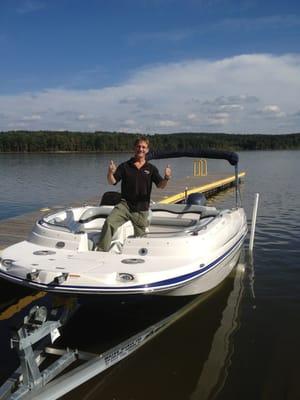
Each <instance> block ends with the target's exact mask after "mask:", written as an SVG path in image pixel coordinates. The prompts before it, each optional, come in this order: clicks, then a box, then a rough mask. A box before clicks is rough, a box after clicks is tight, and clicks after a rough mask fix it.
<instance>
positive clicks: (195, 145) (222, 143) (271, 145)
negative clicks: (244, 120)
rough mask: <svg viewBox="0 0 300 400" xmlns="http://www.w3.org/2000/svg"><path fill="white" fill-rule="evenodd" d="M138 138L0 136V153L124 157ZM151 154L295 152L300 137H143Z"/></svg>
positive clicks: (121, 135) (117, 135)
mask: <svg viewBox="0 0 300 400" xmlns="http://www.w3.org/2000/svg"><path fill="white" fill-rule="evenodd" d="M139 136H141V135H139V134H136V133H122V132H94V133H90V132H56V131H51V132H48V131H35V132H27V131H25V132H24V131H11V132H0V153H1V154H3V153H11V154H13V153H24V154H25V153H40V154H42V153H55V154H66V153H74V154H79V153H94V154H106V153H128V152H131V151H132V149H133V146H134V142H135V140H136V138H137V137H139ZM143 136H146V137H147V138H148V139H149V140H150V147H151V149H152V150H161V151H165V150H168V151H188V150H191V149H200V148H205V149H212V148H213V149H219V150H231V151H244V150H245V151H252V150H298V149H300V133H290V134H286V135H277V134H276V135H266V134H229V133H188V132H186V133H172V134H153V135H143Z"/></svg>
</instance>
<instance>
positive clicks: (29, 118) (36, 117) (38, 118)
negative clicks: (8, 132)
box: [22, 114, 42, 121]
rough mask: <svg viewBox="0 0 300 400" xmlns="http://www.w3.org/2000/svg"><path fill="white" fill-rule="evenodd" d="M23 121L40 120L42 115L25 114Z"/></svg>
mask: <svg viewBox="0 0 300 400" xmlns="http://www.w3.org/2000/svg"><path fill="white" fill-rule="evenodd" d="M22 119H23V121H40V120H41V119H42V117H41V116H40V115H34V114H33V115H25V116H24V117H23V118H22Z"/></svg>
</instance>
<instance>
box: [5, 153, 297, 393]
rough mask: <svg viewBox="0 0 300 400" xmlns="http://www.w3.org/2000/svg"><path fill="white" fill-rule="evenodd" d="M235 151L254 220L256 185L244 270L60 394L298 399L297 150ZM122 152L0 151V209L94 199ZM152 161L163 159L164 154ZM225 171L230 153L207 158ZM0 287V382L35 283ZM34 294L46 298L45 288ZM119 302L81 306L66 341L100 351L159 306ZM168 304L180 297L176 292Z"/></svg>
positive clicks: (226, 200)
mask: <svg viewBox="0 0 300 400" xmlns="http://www.w3.org/2000/svg"><path fill="white" fill-rule="evenodd" d="M239 155H240V169H241V170H245V171H246V173H247V176H246V180H245V183H244V184H243V185H242V187H241V192H242V197H243V203H244V206H245V209H246V211H247V213H248V218H249V219H250V218H251V212H252V206H253V202H254V193H256V192H259V193H260V204H259V210H258V220H257V229H256V237H255V253H254V262H253V266H250V265H249V264H248V263H246V272H245V274H244V275H241V274H240V273H239V272H237V273H236V274H233V275H232V276H231V277H229V278H228V279H226V281H225V282H224V283H223V284H222V285H221V286H220V287H219V288H218V289H217V290H216V291H215V292H214V293H212V295H211V296H210V297H209V298H207V299H203V300H202V301H200V302H199V304H198V305H197V306H196V307H194V308H193V309H192V310H191V311H190V312H188V313H187V314H186V315H185V316H184V317H182V318H181V319H180V320H179V321H177V322H176V323H174V324H173V325H172V326H171V327H169V328H168V329H167V330H166V331H164V332H163V333H162V334H161V335H159V336H158V337H156V338H155V339H154V340H153V341H151V342H150V343H148V344H147V345H146V346H145V347H143V348H142V349H140V350H139V351H137V352H136V353H135V354H134V355H133V356H131V357H130V358H129V359H126V360H125V361H123V362H121V363H120V364H119V365H118V367H113V368H112V369H111V370H110V371H108V372H107V373H105V374H104V376H100V377H97V378H94V379H93V380H92V381H90V382H88V383H86V384H85V385H83V386H82V387H81V388H79V389H77V390H76V391H74V392H72V393H71V394H69V395H67V396H65V398H66V399H83V398H84V399H99V398H101V399H104V400H112V399H115V400H133V399H136V400H137V399H143V400H148V399H149V400H150V399H151V400H152V399H154V398H155V399H159V400H160V399H161V400H162V399H169V398H170V399H178V400H186V399H191V400H205V399H220V400H225V399H226V400H227V399H230V400H232V399H234V400H235V399H251V400H253V399H255V400H256V399H264V400H265V399H268V400H269V399H270V400H274V399H278V400H283V399H289V400H296V399H300V384H299V383H298V381H299V376H300V363H299V359H300V347H299V337H300V265H299V258H300V209H299V199H300V184H299V172H298V171H299V159H300V151H280V152H279V151H269V152H240V153H239ZM126 157H127V156H126V155H124V154H113V155H110V154H107V155H99V154H92V155H89V154H79V155H77V154H49V155H46V154H45V155H35V154H34V155H19V154H1V155H0V182H1V190H0V219H4V218H7V217H10V216H15V215H19V214H22V213H24V212H26V211H31V210H35V209H37V208H41V207H46V206H53V205H65V204H68V203H69V202H71V201H72V200H82V202H84V201H86V200H88V199H89V198H92V197H95V196H99V198H100V195H101V193H103V192H104V191H105V190H107V189H109V188H108V186H107V184H106V183H105V176H106V170H107V165H108V162H109V160H110V159H111V158H113V159H114V160H115V162H116V163H119V162H121V161H123V160H125V159H126ZM155 164H156V165H157V166H158V167H159V168H160V169H161V170H162V168H163V167H164V166H165V164H166V161H165V160H162V161H155ZM191 164H192V162H191V160H188V159H180V160H179V161H175V160H171V165H172V168H173V175H174V177H178V178H179V177H183V176H187V175H191V171H192V165H191ZM220 170H226V171H230V170H231V169H230V166H229V165H227V164H226V163H225V162H222V161H218V162H217V163H216V166H214V165H213V162H211V161H209V163H208V172H211V171H220ZM233 197H234V193H233V191H232V190H228V191H226V192H224V193H222V194H219V195H218V196H215V197H214V198H212V199H210V203H212V204H216V205H230V204H233ZM0 288H1V292H0V293H1V294H0V349H1V352H0V382H2V381H3V380H4V379H5V378H6V377H7V376H8V375H9V373H11V372H12V371H13V370H14V369H15V368H16V366H17V359H16V357H15V354H14V352H13V351H12V350H10V349H9V336H10V328H11V327H13V326H15V325H17V324H18V323H20V321H21V319H22V317H23V314H24V310H25V311H26V310H27V311H28V307H29V308H30V305H29V303H31V301H32V298H31V297H30V296H31V295H35V294H34V293H33V294H32V292H30V291H28V290H25V289H24V290H23V289H20V288H18V289H17V290H15V287H14V286H13V285H9V284H7V283H6V282H1V283H0ZM22 298H24V299H26V302H28V307H27V308H26V307H25V308H24V301H25V300H24V299H23V303H22ZM40 302H44V303H45V304H48V303H49V302H50V299H49V298H48V297H47V296H46V298H43V299H41V300H40ZM21 303H22V304H23V305H22V307H21ZM26 304H27V303H26ZM31 305H32V304H31ZM125 306H126V305H124V308H123V310H121V311H120V310H118V311H116V313H113V310H114V309H109V310H108V307H107V304H100V305H99V304H98V305H97V306H95V305H93V306H92V307H90V306H88V305H86V306H84V307H85V308H84V307H83V310H84V311H81V312H80V310H79V312H78V313H77V314H75V315H76V318H75V317H74V318H73V320H72V321H71V323H70V324H69V327H67V328H66V330H65V333H64V335H63V339H62V340H63V341H64V342H65V343H66V344H67V345H70V347H72V346H76V345H79V347H80V348H81V349H83V350H88V351H92V350H97V351H98V350H99V349H100V348H101V346H102V344H103V343H107V344H109V342H111V341H112V340H113V339H114V340H116V341H118V338H119V339H120V338H122V337H123V335H125V333H126V332H124V330H131V329H132V330H133V331H134V330H135V328H136V327H137V326H138V325H139V324H140V323H141V324H142V322H143V321H144V324H146V325H147V322H149V321H152V319H154V314H155V313H156V312H162V311H163V307H162V306H161V304H159V303H156V304H155V303H152V304H151V305H149V304H146V303H145V304H144V305H142V307H141V306H139V305H137V306H136V307H135V313H131V311H129V309H127V308H125ZM169 306H170V304H167V305H166V304H165V305H164V307H166V308H167V307H169ZM171 306H172V307H174V308H176V307H178V301H173V304H172V305H171ZM126 307H127V306H126ZM128 307H129V306H128ZM21 308H22V310H21ZM136 313H139V314H136ZM112 314H113V316H112ZM146 317H147V318H146ZM152 317H153V318H152ZM142 325H143V324H142ZM120 326H121V327H122V329H120V328H119V327H120Z"/></svg>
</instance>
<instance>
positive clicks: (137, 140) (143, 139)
mask: <svg viewBox="0 0 300 400" xmlns="http://www.w3.org/2000/svg"><path fill="white" fill-rule="evenodd" d="M140 142H145V143H146V144H147V146H148V147H149V143H150V141H149V139H148V138H147V137H146V136H140V137H138V138H137V139H136V140H135V142H134V147H135V146H137V145H138V144H139V143H140Z"/></svg>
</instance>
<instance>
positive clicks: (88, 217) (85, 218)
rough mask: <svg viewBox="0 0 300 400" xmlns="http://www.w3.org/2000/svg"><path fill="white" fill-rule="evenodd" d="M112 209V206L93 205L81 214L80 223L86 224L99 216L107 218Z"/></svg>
mask: <svg viewBox="0 0 300 400" xmlns="http://www.w3.org/2000/svg"><path fill="white" fill-rule="evenodd" d="M111 211H112V207H105V206H100V207H93V208H88V209H87V210H85V211H84V212H83V213H82V215H81V216H80V219H79V221H78V222H79V223H80V224H86V223H87V222H90V221H93V220H94V219H97V218H106V217H107V216H108V215H109V214H110V213H111Z"/></svg>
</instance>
